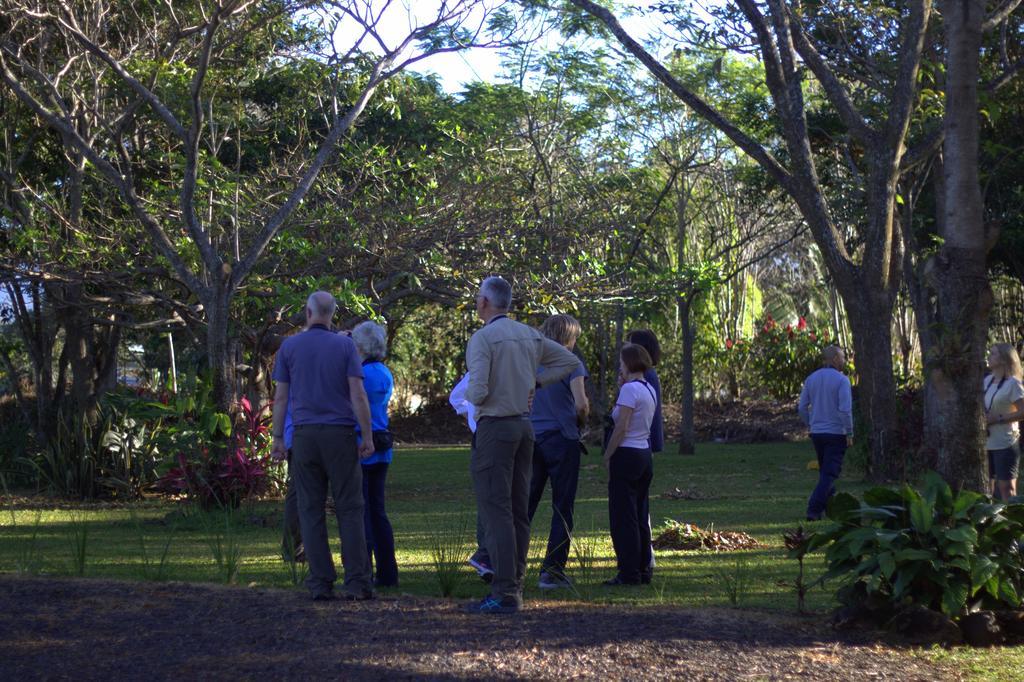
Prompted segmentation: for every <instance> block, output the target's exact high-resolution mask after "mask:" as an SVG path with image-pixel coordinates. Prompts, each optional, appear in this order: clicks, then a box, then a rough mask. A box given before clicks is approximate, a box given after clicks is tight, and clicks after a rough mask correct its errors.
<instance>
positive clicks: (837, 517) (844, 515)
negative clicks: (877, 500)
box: [825, 493, 860, 523]
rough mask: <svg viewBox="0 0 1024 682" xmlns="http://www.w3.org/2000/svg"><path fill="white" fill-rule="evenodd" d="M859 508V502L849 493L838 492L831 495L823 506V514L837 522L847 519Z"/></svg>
mask: <svg viewBox="0 0 1024 682" xmlns="http://www.w3.org/2000/svg"><path fill="white" fill-rule="evenodd" d="M859 508H860V502H858V501H857V498H856V497H854V496H853V495H851V494H850V493H838V494H836V495H833V496H832V499H830V500H829V501H828V505H827V506H826V508H825V515H826V516H828V518H830V519H832V520H833V521H835V522H837V523H843V522H845V521H847V520H849V518H850V516H851V515H852V514H853V513H854V512H856V511H857V509H859Z"/></svg>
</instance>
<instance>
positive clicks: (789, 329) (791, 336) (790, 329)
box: [786, 325, 793, 338]
mask: <svg viewBox="0 0 1024 682" xmlns="http://www.w3.org/2000/svg"><path fill="white" fill-rule="evenodd" d="M786 333H787V334H789V338H793V328H792V327H790V326H789V325H786Z"/></svg>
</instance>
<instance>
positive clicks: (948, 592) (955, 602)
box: [942, 583, 967, 618]
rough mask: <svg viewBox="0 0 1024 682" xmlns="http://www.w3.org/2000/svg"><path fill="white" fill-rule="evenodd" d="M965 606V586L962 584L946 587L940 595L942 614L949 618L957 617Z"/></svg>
mask: <svg viewBox="0 0 1024 682" xmlns="http://www.w3.org/2000/svg"><path fill="white" fill-rule="evenodd" d="M966 604H967V585H964V584H963V583H953V584H952V585H948V586H947V587H946V589H945V591H944V592H943V593H942V612H943V613H945V614H946V615H947V616H949V617H950V618H955V617H956V616H959V615H960V612H961V611H963V609H964V606H965V605H966Z"/></svg>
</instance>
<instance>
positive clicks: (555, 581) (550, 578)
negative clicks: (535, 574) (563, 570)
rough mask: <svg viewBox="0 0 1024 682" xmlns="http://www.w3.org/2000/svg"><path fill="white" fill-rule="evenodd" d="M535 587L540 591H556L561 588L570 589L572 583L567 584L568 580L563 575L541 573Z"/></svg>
mask: <svg viewBox="0 0 1024 682" xmlns="http://www.w3.org/2000/svg"><path fill="white" fill-rule="evenodd" d="M537 587H539V588H540V589H542V590H558V589H561V588H571V587H572V583H571V582H569V579H568V578H566V577H565V576H564V575H560V574H556V573H548V572H547V571H541V572H540V580H539V581H537Z"/></svg>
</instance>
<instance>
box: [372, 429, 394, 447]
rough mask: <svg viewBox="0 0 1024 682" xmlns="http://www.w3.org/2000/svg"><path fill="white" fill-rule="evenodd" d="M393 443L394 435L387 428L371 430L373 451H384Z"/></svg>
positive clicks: (392, 445)
mask: <svg viewBox="0 0 1024 682" xmlns="http://www.w3.org/2000/svg"><path fill="white" fill-rule="evenodd" d="M394 445H395V437H394V436H393V435H392V433H391V432H390V431H388V430H387V429H383V430H381V431H374V432H373V451H374V452H384V451H385V450H390V449H391V448H393V447H394Z"/></svg>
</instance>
